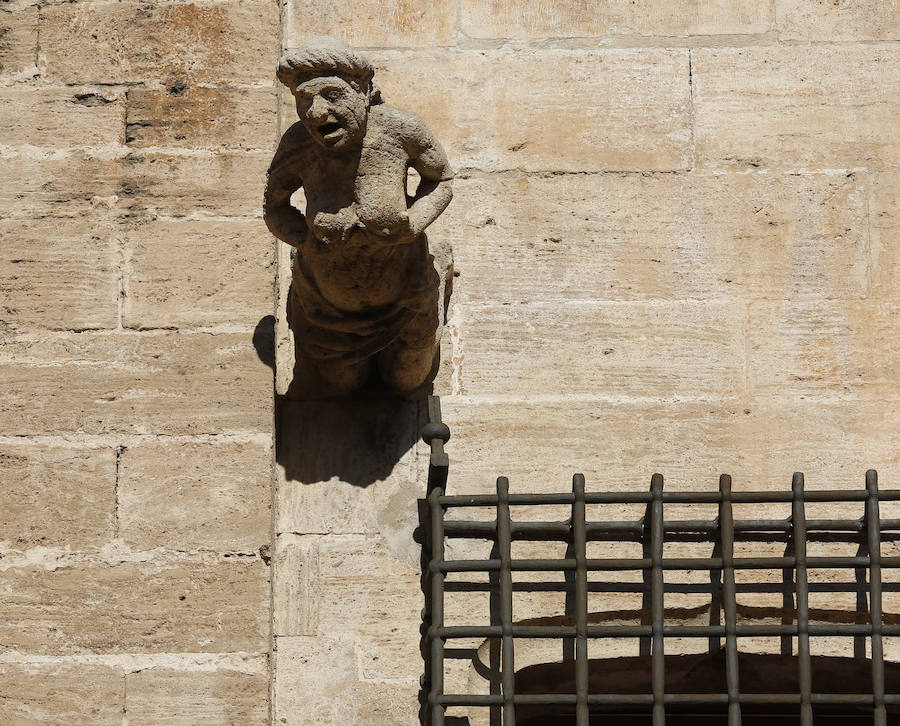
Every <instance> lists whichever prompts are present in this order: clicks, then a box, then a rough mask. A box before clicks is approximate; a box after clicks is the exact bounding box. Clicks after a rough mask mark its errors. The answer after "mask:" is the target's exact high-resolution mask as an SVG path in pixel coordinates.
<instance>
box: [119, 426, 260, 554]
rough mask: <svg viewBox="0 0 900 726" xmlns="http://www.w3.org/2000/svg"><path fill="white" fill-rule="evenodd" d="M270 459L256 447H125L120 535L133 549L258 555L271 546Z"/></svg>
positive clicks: (161, 443) (169, 443)
mask: <svg viewBox="0 0 900 726" xmlns="http://www.w3.org/2000/svg"><path fill="white" fill-rule="evenodd" d="M271 455H272V453H271V449H270V447H268V446H265V445H262V444H260V443H255V442H253V443H236V442H227V441H222V442H212V443H206V442H203V443H186V442H183V441H179V442H172V441H167V440H165V439H163V440H160V441H148V442H146V443H140V444H137V445H133V446H129V447H128V448H127V449H125V450H124V451H123V452H122V455H121V461H120V473H119V527H120V530H119V531H120V536H121V537H122V539H123V540H124V541H125V543H126V544H127V545H129V546H131V547H132V548H134V549H152V548H154V547H167V548H170V549H178V550H194V549H211V550H218V551H230V550H236V551H242V552H253V551H255V550H257V549H258V548H259V546H260V545H262V544H264V543H266V542H268V541H269V539H270V534H269V528H270V526H271V501H270V500H271V486H272V482H271V474H270V472H271V466H272V463H271Z"/></svg>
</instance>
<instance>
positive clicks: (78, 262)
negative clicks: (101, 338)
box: [0, 213, 119, 330]
mask: <svg viewBox="0 0 900 726" xmlns="http://www.w3.org/2000/svg"><path fill="white" fill-rule="evenodd" d="M0 238H2V240H3V242H2V244H0V280H2V282H0V296H2V297H3V299H4V303H3V315H2V318H3V323H2V326H3V327H5V328H7V329H10V328H11V329H27V328H33V327H39V328H53V329H62V330H85V329H89V328H114V327H116V324H117V322H118V314H119V313H118V305H119V303H118V299H119V271H118V264H119V252H118V249H117V248H118V240H117V239H116V234H115V229H114V226H113V224H112V223H111V221H110V219H109V217H108V215H106V214H104V213H99V214H98V213H94V214H87V215H84V216H80V217H76V218H72V219H59V218H52V217H43V218H41V217H39V218H35V219H29V218H26V219H3V220H0Z"/></svg>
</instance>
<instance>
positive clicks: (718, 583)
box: [707, 542, 722, 653]
mask: <svg viewBox="0 0 900 726" xmlns="http://www.w3.org/2000/svg"><path fill="white" fill-rule="evenodd" d="M712 556H713V559H715V558H716V557H721V556H722V543H721V542H716V543H715V545H713V552H712ZM709 584H710V589H711V591H712V596H711V598H710V603H709V624H710V626H718V625H721V624H722V622H721V615H722V570H717V569H714V568H710V570H709ZM707 644H708V646H707V649H708V650H709V652H710V653H718V652H719V649H720V648H721V647H722V640H721V638H719V636H718V635H710V636H709V638H708V640H707Z"/></svg>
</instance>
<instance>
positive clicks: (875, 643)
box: [866, 469, 887, 726]
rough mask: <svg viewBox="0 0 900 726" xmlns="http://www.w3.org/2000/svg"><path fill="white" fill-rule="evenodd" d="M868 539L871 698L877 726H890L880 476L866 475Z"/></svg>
mask: <svg viewBox="0 0 900 726" xmlns="http://www.w3.org/2000/svg"><path fill="white" fill-rule="evenodd" d="M866 491H867V493H868V495H869V496H868V499H867V500H866V536H867V540H868V544H869V618H870V620H871V622H872V695H873V696H874V698H875V712H874V714H873V715H874V724H875V726H887V713H886V711H885V707H884V644H883V642H882V639H881V632H882V625H883V623H882V616H881V515H880V512H879V507H878V473H877V472H876V471H875V470H874V469H869V470H868V471H867V472H866Z"/></svg>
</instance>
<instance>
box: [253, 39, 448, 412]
mask: <svg viewBox="0 0 900 726" xmlns="http://www.w3.org/2000/svg"><path fill="white" fill-rule="evenodd" d="M277 73H278V79H279V80H280V81H281V82H282V83H283V84H284V85H285V86H287V87H288V89H289V90H290V92H291V94H293V96H294V99H295V101H296V105H297V114H298V115H299V117H300V120H299V122H297V123H295V124H294V125H293V126H291V127H290V128H289V129H288V130H287V131H286V132H285V134H284V136H283V137H282V139H281V143H280V144H279V146H278V150H277V151H276V153H275V157H274V158H273V160H272V164H271V166H270V167H269V172H268V181H267V185H266V192H265V201H264V207H263V209H264V218H265V221H266V224H267V226H268V228H269V230H271V232H272V234H274V235H275V236H276V237H278V238H279V239H280V240H282V241H284V242H286V243H287V244H289V245H292V246H293V247H295V248H296V253H295V254H294V262H293V279H292V283H291V291H290V295H289V300H288V322H289V325H290V327H291V329H292V331H293V333H294V339H295V345H296V353H297V364H296V365H295V373H294V382H295V384H296V383H297V382H298V377H299V376H301V375H308V371H309V370H310V369H311V370H312V372H313V376H314V378H315V379H317V380H315V381H314V383H312V384H311V385H312V386H314V387H315V394H317V395H318V396H340V395H343V394H346V393H349V392H351V391H354V390H356V389H358V388H359V387H361V386H362V385H363V384H364V383H365V382H366V381H367V380H368V378H369V376H370V374H371V373H372V371H373V369H377V370H378V373H379V374H380V376H381V379H382V380H383V381H384V383H385V384H386V385H387V386H389V387H390V388H392V389H394V390H397V391H411V390H413V389H415V388H417V387H419V386H420V385H422V384H423V383H424V382H425V381H426V380H427V379H428V376H429V374H430V373H431V371H432V368H433V366H434V364H435V361H436V356H437V353H438V344H439V338H440V332H441V322H442V319H443V311H442V310H441V309H440V308H441V307H443V306H441V305H440V303H439V299H440V297H441V292H440V290H439V288H441V280H440V275H439V274H438V273H437V271H436V270H435V266H434V262H433V260H434V258H433V256H432V255H431V254H430V253H429V249H428V240H427V238H426V236H425V229H426V228H427V227H428V225H430V224H431V223H432V222H434V220H435V219H437V217H438V216H439V215H440V214H441V213H442V212H443V211H444V209H446V207H447V205H448V204H449V203H450V200H451V198H452V196H453V192H452V190H451V188H450V182H451V179H452V177H453V173H452V171H451V169H450V166H449V164H448V161H447V157H446V155H445V154H444V151H443V149H442V148H441V145H440V144H439V143H438V142H437V140H436V139H435V138H434V136H432V134H431V132H430V131H429V130H428V129H427V128H426V126H425V123H424V122H423V121H422V119H421V118H419V116H417V115H416V114H414V113H412V112H410V111H404V110H401V109H399V108H394V107H393V106H389V105H387V104H386V103H384V102H383V101H382V99H381V93H380V91H379V89H378V87H377V86H376V85H375V84H374V83H373V76H374V74H375V70H374V67H373V66H372V64H371V62H370V61H369V60H368V59H367V58H365V57H364V56H363V55H361V54H360V53H357V52H356V51H354V50H353V49H352V48H350V47H348V46H346V45H345V44H344V43H342V42H341V41H339V40H335V39H333V38H316V39H314V40H311V41H309V42H308V43H306V44H305V45H303V46H301V47H300V48H299V49H297V50H294V51H292V52H290V53H288V54H286V55H285V56H283V57H282V58H281V60H280V62H279V64H278V71H277ZM410 168H413V169H415V170H416V171H417V172H418V174H419V176H420V178H421V180H420V182H419V185H418V188H417V189H416V190H415V192H414V193H412V195H410V194H408V192H407V174H408V173H409V169H410ZM300 188H302V189H303V192H304V194H305V197H306V210H305V214H304V213H302V212H301V211H300V210H298V209H296V208H295V207H294V206H293V205H292V204H291V196H292V195H293V194H294V192H296V191H297V190H298V189H300ZM301 371H303V372H302V373H301ZM294 388H295V386H294V385H293V384H292V389H294ZM288 395H289V396H290V395H291V393H290V392H289V394H288ZM299 395H300V397H305V395H304V394H303V393H300V394H299ZM314 397H315V396H314Z"/></svg>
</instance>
